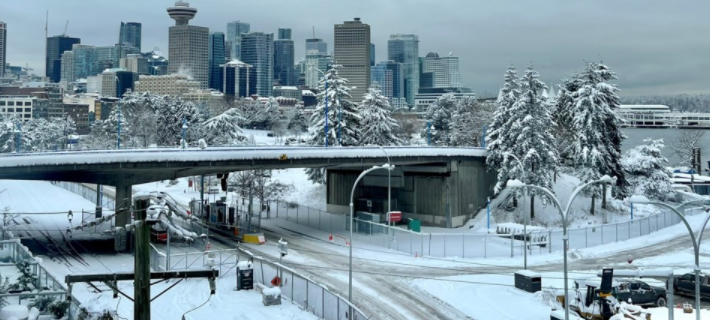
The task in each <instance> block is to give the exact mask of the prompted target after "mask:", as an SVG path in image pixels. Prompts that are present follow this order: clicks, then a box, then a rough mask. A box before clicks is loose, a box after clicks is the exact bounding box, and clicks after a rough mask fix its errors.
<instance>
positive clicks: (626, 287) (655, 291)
mask: <svg viewBox="0 0 710 320" xmlns="http://www.w3.org/2000/svg"><path fill="white" fill-rule="evenodd" d="M617 281H618V282H619V285H618V286H617V287H616V290H615V291H616V294H615V295H614V296H615V297H616V298H617V299H619V301H626V302H628V301H629V299H631V303H632V304H634V305H637V306H652V307H665V306H666V305H667V301H668V300H667V295H666V289H665V288H661V287H653V286H650V285H649V284H648V283H646V282H643V281H641V280H637V279H618V280H617Z"/></svg>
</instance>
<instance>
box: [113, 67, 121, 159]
mask: <svg viewBox="0 0 710 320" xmlns="http://www.w3.org/2000/svg"><path fill="white" fill-rule="evenodd" d="M113 80H114V82H116V84H117V87H118V88H117V91H116V92H120V91H121V82H120V81H118V77H117V76H114V77H113ZM117 98H118V100H116V107H117V108H118V130H117V134H116V149H117V150H120V149H121V98H120V97H117Z"/></svg>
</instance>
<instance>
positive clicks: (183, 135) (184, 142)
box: [182, 117, 187, 149]
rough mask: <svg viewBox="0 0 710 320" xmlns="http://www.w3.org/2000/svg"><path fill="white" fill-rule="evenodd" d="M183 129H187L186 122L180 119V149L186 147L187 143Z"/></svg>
mask: <svg viewBox="0 0 710 320" xmlns="http://www.w3.org/2000/svg"><path fill="white" fill-rule="evenodd" d="M185 129H187V120H185V117H183V118H182V148H183V149H185V147H187V142H186V141H185Z"/></svg>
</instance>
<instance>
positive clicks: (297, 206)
mask: <svg viewBox="0 0 710 320" xmlns="http://www.w3.org/2000/svg"><path fill="white" fill-rule="evenodd" d="M299 207H300V206H299V205H298V204H296V223H297V224H298V208H299Z"/></svg>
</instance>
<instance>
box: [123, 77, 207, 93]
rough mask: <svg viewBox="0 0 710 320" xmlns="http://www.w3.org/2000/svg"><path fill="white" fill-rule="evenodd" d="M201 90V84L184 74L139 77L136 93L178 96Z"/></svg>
mask: <svg viewBox="0 0 710 320" xmlns="http://www.w3.org/2000/svg"><path fill="white" fill-rule="evenodd" d="M197 89H200V83H199V82H198V81H193V80H190V79H189V78H188V76H187V75H184V74H170V75H163V76H138V81H137V82H136V83H135V90H133V91H135V92H139V93H143V92H150V93H153V94H159V95H170V96H176V95H181V94H183V93H187V92H189V91H190V90H197Z"/></svg>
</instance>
